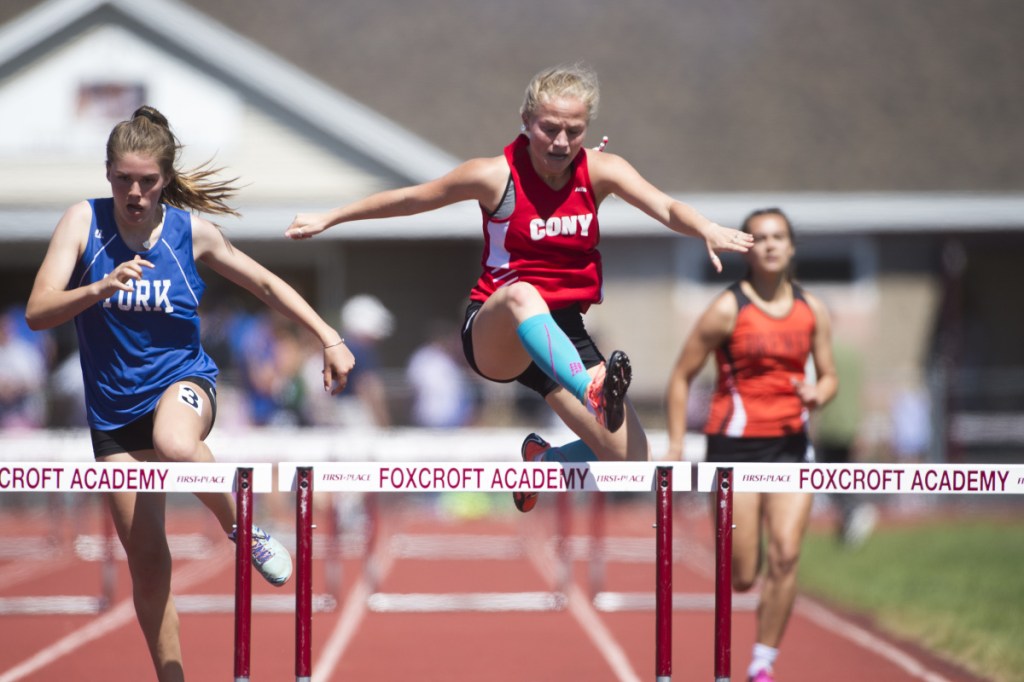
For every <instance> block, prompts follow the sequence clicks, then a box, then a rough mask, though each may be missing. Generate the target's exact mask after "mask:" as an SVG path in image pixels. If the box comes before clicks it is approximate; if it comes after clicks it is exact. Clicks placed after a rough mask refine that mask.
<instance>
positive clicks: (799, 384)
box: [789, 378, 820, 410]
mask: <svg viewBox="0 0 1024 682" xmlns="http://www.w3.org/2000/svg"><path fill="white" fill-rule="evenodd" d="M789 382H790V383H791V384H793V390H794V391H796V395H797V397H798V398H800V402H802V403H803V404H804V407H806V408H807V409H809V410H813V409H816V408H817V407H818V406H819V404H820V403H819V401H818V387H817V386H816V385H815V384H809V383H807V382H806V381H800V380H799V379H795V378H791V379H790V380H789Z"/></svg>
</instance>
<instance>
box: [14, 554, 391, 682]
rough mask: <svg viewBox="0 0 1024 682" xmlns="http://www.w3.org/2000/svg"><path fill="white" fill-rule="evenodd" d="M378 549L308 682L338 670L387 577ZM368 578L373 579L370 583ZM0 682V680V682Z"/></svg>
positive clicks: (386, 557) (320, 681)
mask: <svg viewBox="0 0 1024 682" xmlns="http://www.w3.org/2000/svg"><path fill="white" fill-rule="evenodd" d="M381 546H382V547H383V549H381V550H380V551H379V553H378V555H377V557H376V563H374V562H372V561H371V562H370V563H369V564H368V565H364V567H363V573H362V575H361V576H360V577H359V582H357V583H356V584H355V585H354V586H353V587H352V591H351V592H349V593H348V595H347V596H345V597H343V600H344V602H345V607H344V608H343V609H342V611H341V615H340V616H339V617H338V623H337V624H336V625H335V626H334V629H333V630H332V631H331V634H330V636H329V637H328V638H327V642H326V643H325V644H324V648H323V652H322V653H321V654H320V658H318V659H317V660H316V664H315V665H314V666H313V678H312V681H311V682H329V680H330V679H331V676H332V675H333V674H334V669H335V668H336V667H337V666H338V661H340V660H341V657H342V656H343V655H344V654H345V650H346V649H348V645H349V644H351V642H352V637H353V636H355V634H356V632H357V631H358V630H359V625H360V623H362V621H363V617H364V616H365V615H366V610H367V601H368V600H369V598H370V595H371V594H372V593H373V590H374V588H373V585H371V582H373V583H374V584H376V583H379V582H380V581H381V580H383V579H384V577H385V576H387V574H388V571H389V570H390V569H391V563H392V560H393V557H392V556H391V554H390V553H389V552H388V550H387V547H388V543H386V542H382V543H381ZM371 574H372V575H373V577H374V579H373V580H372V581H371ZM0 682H3V680H0Z"/></svg>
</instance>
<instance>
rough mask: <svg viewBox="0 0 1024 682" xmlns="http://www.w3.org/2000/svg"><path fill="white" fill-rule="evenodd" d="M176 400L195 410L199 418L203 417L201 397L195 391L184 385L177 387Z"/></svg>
mask: <svg viewBox="0 0 1024 682" xmlns="http://www.w3.org/2000/svg"><path fill="white" fill-rule="evenodd" d="M178 400H180V401H181V402H183V403H185V404H186V405H188V406H189V407H191V408H192V409H193V410H195V411H196V414H198V415H199V416H200V417H202V416H203V396H201V395H200V394H199V393H198V392H196V389H194V388H192V387H191V386H186V385H185V384H182V385H180V386H178Z"/></svg>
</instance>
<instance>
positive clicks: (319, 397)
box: [304, 294, 395, 428]
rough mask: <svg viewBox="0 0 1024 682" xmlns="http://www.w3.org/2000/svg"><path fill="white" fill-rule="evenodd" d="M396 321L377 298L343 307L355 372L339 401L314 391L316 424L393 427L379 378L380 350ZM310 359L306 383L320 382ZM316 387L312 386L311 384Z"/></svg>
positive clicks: (311, 406)
mask: <svg viewBox="0 0 1024 682" xmlns="http://www.w3.org/2000/svg"><path fill="white" fill-rule="evenodd" d="M394 327H395V318H394V315H392V314H391V311H389V310H388V309H387V308H385V307H384V304H383V303H381V302H380V300H379V299H378V298H376V297H375V296H371V295H369V294H360V295H358V296H353V297H352V298H350V299H349V300H348V301H346V302H345V305H343V306H342V307H341V333H342V336H343V337H344V338H345V345H346V346H348V348H349V350H351V351H352V355H354V356H355V359H356V365H355V368H353V370H352V371H351V372H349V375H348V384H347V386H346V387H345V390H344V391H343V392H342V393H341V394H340V395H338V396H337V397H332V396H329V395H324V394H323V393H322V392H321V391H311V392H310V395H309V399H310V404H309V409H310V412H311V415H312V417H311V420H312V421H313V423H316V424H320V425H331V426H346V427H349V428H359V427H364V428H383V427H387V426H390V425H391V410H390V408H389V407H388V402H387V399H388V396H387V390H386V388H385V385H384V380H383V379H382V378H381V374H380V359H379V357H378V355H377V346H378V345H379V343H380V342H381V341H383V340H384V339H386V338H388V337H389V336H391V332H392V331H393V330H394ZM318 359H319V354H317V357H316V358H312V357H310V358H309V359H307V362H306V365H305V370H304V376H305V377H306V381H307V382H312V381H313V379H314V374H315V378H317V379H318V378H319V376H320V374H319V371H320V365H318V364H316V362H314V360H318ZM310 385H313V384H310Z"/></svg>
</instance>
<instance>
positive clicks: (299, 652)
mask: <svg viewBox="0 0 1024 682" xmlns="http://www.w3.org/2000/svg"><path fill="white" fill-rule="evenodd" d="M295 476H296V479H297V480H296V494H297V498H296V502H295V542H296V561H297V564H296V567H295V680H296V682H309V680H310V679H311V676H312V674H313V673H312V653H313V633H312V631H313V617H312V614H313V467H308V466H307V467H298V468H297V469H296V470H295Z"/></svg>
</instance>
